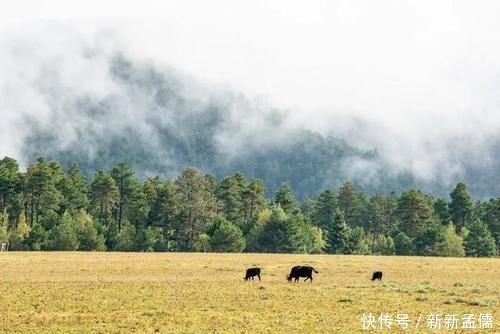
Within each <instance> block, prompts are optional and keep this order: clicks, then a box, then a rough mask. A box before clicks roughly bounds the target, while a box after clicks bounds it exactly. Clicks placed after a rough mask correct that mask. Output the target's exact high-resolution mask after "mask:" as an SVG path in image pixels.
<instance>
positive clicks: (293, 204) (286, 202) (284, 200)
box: [273, 183, 297, 214]
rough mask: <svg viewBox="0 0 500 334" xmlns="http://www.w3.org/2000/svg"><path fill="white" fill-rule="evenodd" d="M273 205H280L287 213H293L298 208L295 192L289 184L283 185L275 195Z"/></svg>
mask: <svg viewBox="0 0 500 334" xmlns="http://www.w3.org/2000/svg"><path fill="white" fill-rule="evenodd" d="M273 203H275V204H278V205H279V206H280V207H281V208H282V209H283V211H284V212H285V213H287V214H289V213H292V212H293V211H294V210H295V209H296V208H297V201H296V199H295V195H294V194H293V190H292V188H291V187H290V185H288V184H287V183H282V184H281V186H280V187H279V188H278V190H276V193H275V194H274V198H273Z"/></svg>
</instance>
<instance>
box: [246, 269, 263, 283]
mask: <svg viewBox="0 0 500 334" xmlns="http://www.w3.org/2000/svg"><path fill="white" fill-rule="evenodd" d="M255 276H257V277H258V278H259V281H260V268H257V267H256V268H248V269H247V273H246V275H245V277H243V279H244V280H245V281H248V280H250V278H251V279H252V281H253V279H254V277H255Z"/></svg>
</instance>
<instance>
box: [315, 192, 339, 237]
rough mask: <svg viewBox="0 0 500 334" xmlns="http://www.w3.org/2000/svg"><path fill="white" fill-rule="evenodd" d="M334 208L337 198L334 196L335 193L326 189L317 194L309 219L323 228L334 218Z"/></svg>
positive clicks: (335, 208)
mask: <svg viewBox="0 0 500 334" xmlns="http://www.w3.org/2000/svg"><path fill="white" fill-rule="evenodd" d="M336 210H337V199H336V197H335V193H334V192H333V191H332V190H331V189H327V190H325V191H323V192H322V193H321V194H319V196H318V198H317V199H316V201H315V205H314V208H313V211H312V213H311V220H312V222H313V224H314V225H316V226H319V227H321V228H322V229H323V230H324V229H326V228H327V226H328V225H329V224H330V222H331V221H332V220H333V219H334V217H335V213H336Z"/></svg>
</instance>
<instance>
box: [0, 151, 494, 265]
mask: <svg viewBox="0 0 500 334" xmlns="http://www.w3.org/2000/svg"><path fill="white" fill-rule="evenodd" d="M311 180H312V179H307V178H306V179H304V180H303V182H304V184H305V183H307V182H310V181H311ZM90 182H91V183H90V185H89V180H87V178H86V177H85V176H83V175H82V174H81V173H80V170H79V167H78V166H77V165H72V166H71V167H70V168H69V169H68V171H67V172H66V173H65V172H64V170H63V169H62V167H61V165H60V163H59V162H57V161H47V160H45V159H43V158H40V159H38V160H37V162H36V163H34V164H32V165H30V166H28V168H27V170H26V173H23V172H21V171H19V167H18V164H17V162H16V161H15V160H14V159H11V158H4V159H2V160H0V239H2V238H3V239H5V240H8V241H9V243H10V249H12V250H26V249H32V250H73V249H77V250H104V249H109V250H123V251H174V250H175V251H190V250H197V251H220V252H230V251H231V252H239V251H242V250H243V249H245V250H246V251H255V252H283V253H285V252H287V253H321V252H323V251H326V252H328V253H352V254H367V253H370V252H372V253H374V254H394V253H396V254H398V255H414V254H418V255H434V256H457V257H459V256H463V255H464V248H465V253H466V255H468V256H491V255H495V254H498V246H499V244H500V241H499V238H500V199H499V198H492V199H490V200H488V201H480V202H477V203H476V204H473V203H472V202H471V199H470V195H469V193H468V191H467V188H466V186H465V184H463V183H459V184H458V185H457V186H456V188H455V189H454V190H453V192H452V193H451V194H450V195H451V202H448V201H447V199H443V198H437V199H436V198H434V197H433V196H432V195H429V194H423V193H422V192H421V191H419V190H415V189H412V190H408V191H406V192H404V193H402V194H401V195H399V196H398V195H396V194H395V193H391V195H389V196H385V195H382V194H375V195H372V196H368V195H367V194H366V193H363V192H357V191H355V188H354V184H353V183H351V182H345V183H344V184H343V185H342V186H341V187H340V189H338V192H337V193H336V192H335V191H334V190H333V189H327V190H324V191H322V192H321V193H319V194H318V196H316V197H311V198H309V199H306V200H305V201H303V202H302V203H297V200H296V198H295V195H294V192H293V190H292V188H291V187H290V185H289V184H281V186H280V187H278V189H277V190H276V192H275V195H274V197H273V198H272V199H271V200H266V199H265V198H264V194H265V192H266V187H265V185H264V183H263V182H262V181H261V180H260V179H252V180H249V179H247V178H246V177H245V176H244V175H243V174H242V173H240V172H237V173H234V174H233V175H230V176H227V177H222V178H220V182H218V181H217V179H216V178H215V177H214V176H212V175H203V174H201V173H200V172H199V171H198V170H197V169H195V168H187V169H185V170H184V171H183V172H182V173H181V174H180V175H179V176H178V177H177V178H176V179H175V181H170V180H163V179H162V178H160V177H149V178H147V179H146V180H145V181H144V182H142V181H140V180H139V179H138V178H136V176H135V172H134V170H133V169H132V168H131V167H130V166H129V165H128V164H127V163H124V162H122V163H118V164H117V165H116V166H115V167H114V168H113V169H112V171H111V174H108V173H107V172H105V171H99V172H97V173H96V174H95V175H94V178H93V179H92V180H91V181H90ZM276 186H277V185H276V184H272V185H271V189H274V188H276ZM318 189H320V187H319V186H318ZM299 207H300V208H299ZM450 221H452V222H453V223H454V224H455V226H453V225H451V224H450ZM464 224H465V225H464ZM454 228H456V230H457V232H456V233H455V232H454V231H453V229H454Z"/></svg>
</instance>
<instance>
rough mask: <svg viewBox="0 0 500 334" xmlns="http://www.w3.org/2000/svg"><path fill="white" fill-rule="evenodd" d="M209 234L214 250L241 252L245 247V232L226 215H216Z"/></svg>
mask: <svg viewBox="0 0 500 334" xmlns="http://www.w3.org/2000/svg"><path fill="white" fill-rule="evenodd" d="M207 234H208V235H209V237H210V246H211V247H210V248H211V250H212V251H215V252H222V253H228V252H234V253H240V252H242V251H243V250H244V249H245V246H246V244H245V238H244V237H243V233H242V232H241V230H240V229H239V228H238V226H236V225H234V224H232V223H230V222H228V221H227V220H226V219H225V218H224V217H220V216H218V217H216V218H215V220H214V222H213V223H212V225H211V226H210V228H209V229H208V233H207Z"/></svg>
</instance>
